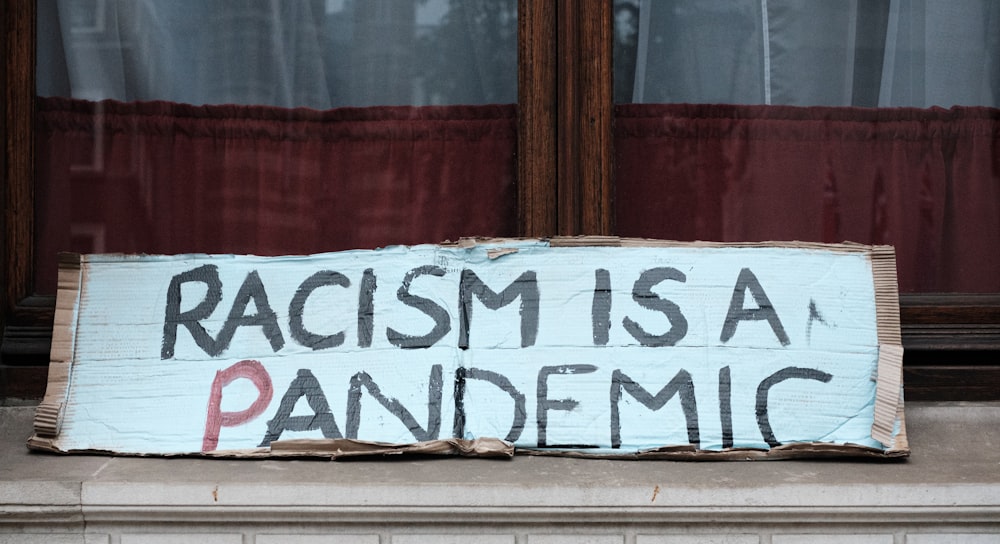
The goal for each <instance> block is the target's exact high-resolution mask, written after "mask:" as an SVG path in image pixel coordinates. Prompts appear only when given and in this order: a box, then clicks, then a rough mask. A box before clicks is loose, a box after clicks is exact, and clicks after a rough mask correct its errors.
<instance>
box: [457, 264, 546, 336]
mask: <svg viewBox="0 0 1000 544" xmlns="http://www.w3.org/2000/svg"><path fill="white" fill-rule="evenodd" d="M458 290H459V293H458V299H459V300H458V311H459V320H458V321H459V328H458V347H460V348H462V349H468V347H469V327H470V325H471V324H472V297H473V296H475V297H476V298H478V299H479V301H480V302H482V303H483V305H484V306H486V307H487V308H489V309H490V310H499V309H500V308H502V307H504V306H506V305H508V304H510V303H511V302H513V301H514V299H515V298H517V297H521V307H520V309H519V310H518V312H519V313H520V315H521V347H522V348H526V347H528V346H533V345H535V337H536V336H538V280H537V279H536V278H535V272H534V271H533V270H529V271H527V272H525V273H523V274H521V275H520V276H518V278H517V279H516V280H514V282H513V283H511V284H510V285H508V286H507V287H506V288H505V289H504V290H503V291H500V293H496V292H494V291H493V290H492V289H490V288H489V286H487V285H486V284H485V283H483V280H481V279H479V276H477V275H476V273H475V272H473V271H472V270H469V269H467V268H466V269H465V270H462V284H461V285H460V286H459V289H458Z"/></svg>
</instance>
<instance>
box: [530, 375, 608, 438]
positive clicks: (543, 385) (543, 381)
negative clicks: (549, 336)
mask: <svg viewBox="0 0 1000 544" xmlns="http://www.w3.org/2000/svg"><path fill="white" fill-rule="evenodd" d="M596 370H597V367H596V366H594V365H562V366H543V367H542V369H541V370H539V371H538V391H537V405H536V407H535V422H536V423H537V425H538V447H539V448H545V447H552V448H558V447H563V448H595V447H597V446H592V445H581V444H560V445H555V444H553V445H552V446H547V445H546V443H545V442H546V440H545V439H546V437H545V434H546V430H547V428H548V425H549V415H548V411H549V410H566V411H567V412H568V411H572V410H573V408H576V407H577V405H579V404H580V403H579V402H578V401H575V400H573V399H563V400H551V399H549V376H550V375H552V374H589V373H591V372H594V371H596Z"/></svg>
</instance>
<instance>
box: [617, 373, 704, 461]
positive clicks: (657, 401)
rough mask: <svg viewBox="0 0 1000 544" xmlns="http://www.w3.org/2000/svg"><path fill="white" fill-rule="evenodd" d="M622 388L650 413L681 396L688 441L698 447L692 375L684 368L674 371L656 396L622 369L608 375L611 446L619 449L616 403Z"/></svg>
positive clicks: (696, 405)
mask: <svg viewBox="0 0 1000 544" xmlns="http://www.w3.org/2000/svg"><path fill="white" fill-rule="evenodd" d="M622 389H624V390H625V391H628V393H629V394H630V395H632V398H634V399H635V400H637V401H639V402H641V403H642V405H643V406H645V407H646V408H649V409H650V410H653V411H656V410H659V409H660V408H663V405H665V404H666V403H667V401H669V400H670V399H672V398H673V397H674V395H676V394H678V393H679V394H680V397H681V410H683V412H684V420H685V423H686V425H687V435H688V442H690V443H691V444H694V445H695V446H699V445H700V443H701V438H700V436H699V430H698V403H697V401H696V400H695V396H694V382H693V381H692V380H691V374H690V373H689V372H688V371H687V370H684V369H683V368H682V369H680V370H679V371H677V374H676V375H675V376H674V378H673V379H672V380H670V383H668V384H667V385H664V386H663V389H660V392H659V393H657V394H656V396H653V395H650V394H649V391H646V389H645V388H644V387H643V386H641V385H639V384H638V383H636V382H635V380H633V379H632V378H630V377H628V375H626V374H625V373H624V372H622V371H621V370H615V371H614V373H612V375H611V447H612V448H620V447H621V446H622V435H621V421H620V419H619V413H618V403H619V401H621V397H622Z"/></svg>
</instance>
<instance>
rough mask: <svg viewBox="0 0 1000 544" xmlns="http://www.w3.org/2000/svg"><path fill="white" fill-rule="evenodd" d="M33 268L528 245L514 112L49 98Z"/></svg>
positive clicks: (48, 283)
mask: <svg viewBox="0 0 1000 544" xmlns="http://www.w3.org/2000/svg"><path fill="white" fill-rule="evenodd" d="M38 110H39V111H38V116H37V129H36V162H37V165H36V202H37V204H36V205H37V207H38V209H37V213H36V217H37V221H36V232H37V233H38V243H37V251H36V259H37V260H38V263H37V265H36V269H37V270H38V271H39V277H38V278H37V281H38V288H39V289H38V290H39V292H43V293H44V292H53V291H54V285H55V262H56V260H55V255H56V253H57V252H58V251H67V250H70V251H79V252H143V253H170V254H173V253H190V252H206V253H254V254H259V255H281V254H306V253H316V252H322V251H334V250H342V249H351V248H371V247H378V246H385V245H390V244H416V243H436V242H441V241H444V240H446V239H452V240H454V239H456V238H458V237H462V236H513V235H515V234H516V233H517V224H516V218H517V214H516V201H517V197H516V190H515V186H514V177H515V176H514V172H515V167H516V159H515V151H516V147H517V143H516V106H514V105H502V106H448V107H419V108H418V107H378V108H358V109H350V108H344V109H337V110H330V111H323V112H319V111H314V110H308V109H283V108H272V107H257V106H253V107H251V106H190V105H182V104H174V103H167V102H148V103H121V102H114V101H105V102H97V103H95V102H87V101H80V100H70V99H64V98H42V99H39V101H38Z"/></svg>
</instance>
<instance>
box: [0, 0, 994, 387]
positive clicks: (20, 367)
mask: <svg viewBox="0 0 1000 544" xmlns="http://www.w3.org/2000/svg"><path fill="white" fill-rule="evenodd" d="M35 15H36V11H35V0H6V1H5V2H2V3H0V23H2V25H3V37H2V40H0V55H2V56H3V64H2V65H0V85H2V87H3V89H4V111H3V116H2V118H0V139H2V140H3V144H4V150H3V158H2V170H0V171H2V176H3V189H2V191H0V209H2V210H3V222H4V229H3V235H2V236H0V259H2V263H3V264H2V266H0V286H2V290H3V294H2V296H3V300H2V304H0V306H2V311H0V328H2V330H3V339H2V345H0V349H2V352H0V353H2V364H0V398H4V397H33V396H38V395H40V394H41V391H42V390H43V388H44V384H45V373H46V370H47V369H46V366H45V365H46V363H47V358H48V350H49V344H50V342H51V335H52V325H51V324H52V316H53V313H54V310H55V297H53V296H47V295H39V294H37V293H36V292H35V289H34V270H33V263H34V239H35V232H34V227H35V221H34V214H35V207H34V132H33V130H34V111H35V77H34V71H35V32H36V30H35ZM612 33H613V19H612V6H611V2H610V1H593V0H519V2H518V104H519V107H518V144H517V145H518V156H517V176H518V177H517V179H518V182H517V183H518V196H517V198H518V205H517V209H518V228H519V233H520V234H521V235H522V236H529V237H544V236H551V235H555V234H559V235H578V234H614V232H615V230H614V215H615V214H614V212H615V210H614V206H613V194H614V185H613V164H612V160H613V134H612V126H613V122H614V103H613V96H612V88H613V87H612V64H611V62H612V49H611V48H612V36H613V34H612ZM900 309H901V319H902V333H903V344H904V347H905V348H906V350H907V355H906V357H907V359H906V364H905V370H906V377H905V380H906V384H907V395H908V397H909V398H911V399H913V398H918V399H948V400H1000V365H998V364H997V363H996V362H995V361H994V359H996V358H997V355H998V354H1000V293H998V294H985V295H968V294H947V293H946V294H919V295H914V294H903V295H901V296H900Z"/></svg>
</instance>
